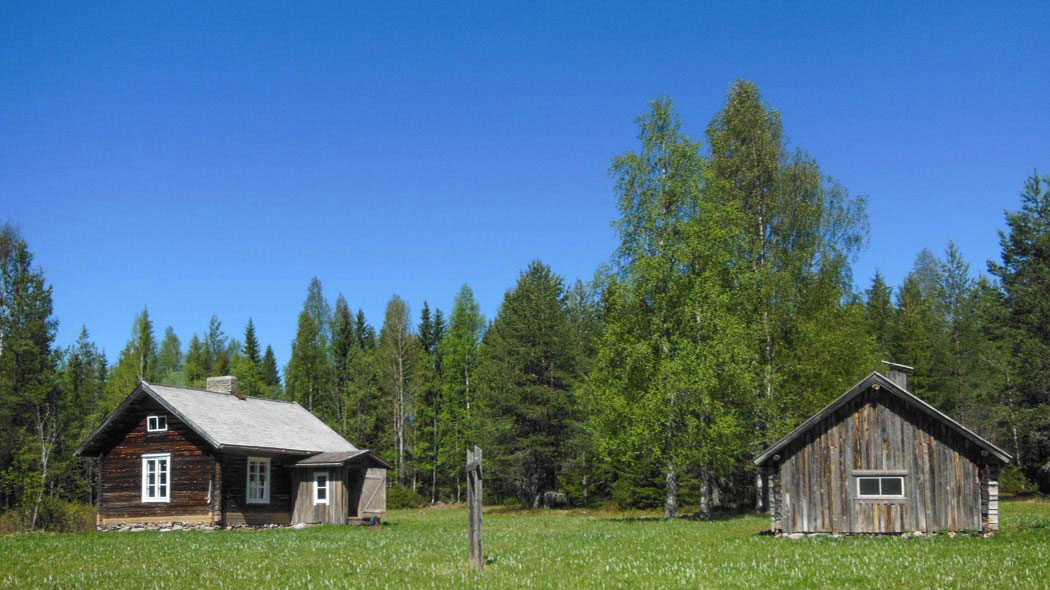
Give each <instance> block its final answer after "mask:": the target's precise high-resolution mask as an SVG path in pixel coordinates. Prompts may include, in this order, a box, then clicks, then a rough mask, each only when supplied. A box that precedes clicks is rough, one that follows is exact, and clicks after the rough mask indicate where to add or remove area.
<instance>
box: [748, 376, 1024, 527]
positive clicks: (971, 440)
mask: <svg viewBox="0 0 1050 590" xmlns="http://www.w3.org/2000/svg"><path fill="white" fill-rule="evenodd" d="M904 369H907V367H903V366H900V365H891V375H892V376H893V377H894V379H889V378H887V377H885V376H883V375H882V374H880V373H878V372H873V373H871V374H870V375H868V376H867V377H866V378H864V379H863V380H862V381H861V382H860V383H858V384H856V385H855V386H853V387H852V388H850V389H849V391H847V392H846V393H844V394H843V395H842V396H840V397H839V398H838V399H836V400H835V401H833V402H832V403H831V404H829V405H828V406H827V407H825V408H824V409H823V410H821V411H820V412H818V413H817V414H815V415H814V416H812V417H811V418H809V419H808V420H806V421H805V422H804V423H802V424H801V425H800V426H799V427H798V428H796V429H795V430H793V431H792V432H791V433H790V434H788V435H787V436H785V437H784V438H782V439H781V440H779V441H777V442H776V443H775V444H774V445H773V446H771V447H770V448H768V449H767V450H766V451H764V452H763V453H762V454H761V455H759V457H758V458H757V459H755V464H756V465H757V466H758V467H759V471H760V476H761V477H762V479H763V481H764V485H763V486H762V488H763V489H764V490H767V491H768V494H769V498H768V500H769V502H768V505H769V508H770V512H771V513H772V529H773V531H774V532H777V533H780V532H784V533H794V532H802V533H819V532H826V533H900V532H908V531H922V532H935V531H943V530H985V531H994V530H998V528H999V484H998V478H999V471H1000V469H1001V467H1002V466H1003V465H1005V464H1006V463H1009V461H1010V459H1011V457H1010V455H1009V454H1007V453H1006V452H1005V451H1003V450H1002V449H1000V448H999V447H997V446H995V445H994V444H992V443H990V442H988V441H987V440H985V439H984V438H981V437H980V436H978V435H977V434H976V433H974V432H973V431H971V430H969V429H968V428H966V427H965V426H963V425H961V424H959V423H958V422H956V421H955V420H952V419H951V418H949V417H948V416H946V415H945V414H943V413H942V412H940V411H938V410H937V409H936V408H934V407H933V406H931V405H929V404H927V403H926V402H924V401H922V400H921V399H919V398H917V397H915V396H914V395H912V394H911V393H909V392H908V391H907V376H906V373H904V371H903V370H904Z"/></svg>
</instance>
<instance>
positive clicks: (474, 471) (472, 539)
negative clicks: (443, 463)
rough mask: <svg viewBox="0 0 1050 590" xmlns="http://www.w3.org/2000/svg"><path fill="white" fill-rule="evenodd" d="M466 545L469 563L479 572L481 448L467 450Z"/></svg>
mask: <svg viewBox="0 0 1050 590" xmlns="http://www.w3.org/2000/svg"><path fill="white" fill-rule="evenodd" d="M467 513H468V518H469V519H470V523H469V526H468V527H467V543H468V544H469V545H470V561H471V562H472V563H473V564H474V566H475V567H476V568H478V569H479V570H480V569H481V568H482V567H483V566H484V565H485V554H484V553H483V552H482V550H481V448H480V447H478V446H477V445H474V451H473V452H471V451H470V449H467Z"/></svg>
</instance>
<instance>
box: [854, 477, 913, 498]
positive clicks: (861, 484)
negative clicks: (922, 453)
mask: <svg viewBox="0 0 1050 590" xmlns="http://www.w3.org/2000/svg"><path fill="white" fill-rule="evenodd" d="M857 497H858V498H903V497H904V478H903V477H901V476H899V475H890V476H886V475H882V476H875V477H858V478H857Z"/></svg>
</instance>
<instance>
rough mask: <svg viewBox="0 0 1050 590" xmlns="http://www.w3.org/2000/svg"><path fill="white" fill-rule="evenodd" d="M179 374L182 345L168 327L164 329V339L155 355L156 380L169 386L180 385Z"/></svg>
mask: <svg viewBox="0 0 1050 590" xmlns="http://www.w3.org/2000/svg"><path fill="white" fill-rule="evenodd" d="M181 373H182V343H181V342H179V337H178V336H177V335H176V334H175V330H174V329H173V328H172V327H171V326H168V327H167V328H165V329H164V339H163V340H161V342H160V351H159V352H158V353H157V380H158V381H159V382H161V383H165V384H169V385H181V384H182V383H181Z"/></svg>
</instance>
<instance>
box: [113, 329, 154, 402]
mask: <svg viewBox="0 0 1050 590" xmlns="http://www.w3.org/2000/svg"><path fill="white" fill-rule="evenodd" d="M156 380H157V342H156V339H155V338H154V336H153V321H152V320H150V317H149V311H148V310H147V309H146V308H143V309H142V311H141V312H139V313H138V314H136V315H135V320H134V322H133V323H132V328H131V337H130V338H129V339H128V342H127V344H126V345H125V346H124V349H123V350H122V351H121V352H120V357H119V358H118V359H117V363H116V365H114V366H113V369H112V373H111V374H110V376H109V379H108V380H107V384H106V385H107V387H106V389H107V391H106V399H105V401H104V403H103V405H104V408H105V410H106V411H107V412H109V411H111V410H113V409H114V408H116V407H117V405H118V404H119V403H120V402H121V400H123V399H124V397H125V396H127V395H128V394H129V393H131V391H132V390H133V389H135V387H136V386H137V385H138V384H139V381H151V382H155V381H156Z"/></svg>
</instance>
